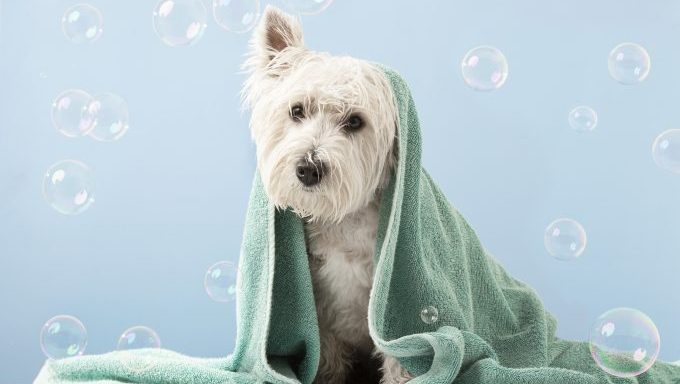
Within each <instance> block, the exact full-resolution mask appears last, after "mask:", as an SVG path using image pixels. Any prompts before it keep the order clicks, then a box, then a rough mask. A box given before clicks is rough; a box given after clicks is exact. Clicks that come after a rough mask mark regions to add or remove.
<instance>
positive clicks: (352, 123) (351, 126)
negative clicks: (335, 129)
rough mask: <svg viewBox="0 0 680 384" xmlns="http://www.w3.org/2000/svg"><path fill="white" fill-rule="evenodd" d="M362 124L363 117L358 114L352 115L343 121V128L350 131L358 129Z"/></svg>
mask: <svg viewBox="0 0 680 384" xmlns="http://www.w3.org/2000/svg"><path fill="white" fill-rule="evenodd" d="M363 126H364V119H362V118H361V116H359V115H352V116H350V117H349V119H347V121H346V122H345V129H347V130H348V131H350V132H354V131H358V130H360V129H361V128H363Z"/></svg>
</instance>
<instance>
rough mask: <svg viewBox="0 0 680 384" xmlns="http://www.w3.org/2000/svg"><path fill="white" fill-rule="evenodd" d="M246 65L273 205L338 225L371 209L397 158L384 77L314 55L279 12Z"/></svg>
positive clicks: (270, 12) (272, 13)
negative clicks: (350, 214)
mask: <svg viewBox="0 0 680 384" xmlns="http://www.w3.org/2000/svg"><path fill="white" fill-rule="evenodd" d="M245 65H246V67H247V68H248V69H250V70H251V75H250V78H249V79H248V80H247V81H246V84H245V87H244V90H243V96H244V101H245V103H246V105H247V106H249V107H250V108H251V110H252V118H251V123H250V125H251V131H252V136H253V139H254V140H255V144H256V146H257V161H258V170H259V172H260V175H261V177H262V182H263V184H264V187H265V190H266V192H267V195H268V197H269V199H270V200H271V201H272V202H273V203H274V204H275V205H276V206H277V207H279V208H285V207H291V208H292V209H293V210H294V211H295V212H296V213H297V214H298V215H300V216H302V217H305V218H307V219H308V220H320V221H334V222H337V221H340V220H342V218H343V217H345V216H346V215H347V214H349V213H352V212H354V211H356V210H358V209H360V208H362V207H364V206H366V205H367V204H368V203H369V202H370V201H371V200H373V198H374V196H375V193H376V190H378V189H379V188H380V187H382V186H383V185H384V184H385V183H386V181H387V180H388V177H389V173H390V171H391V169H392V165H393V163H394V156H395V153H394V149H393V147H394V143H395V135H396V112H395V106H394V100H393V96H392V92H391V88H390V85H389V83H388V82H387V80H386V78H385V77H384V75H383V73H382V71H381V70H380V69H378V68H376V67H375V66H374V65H372V64H369V63H367V62H365V61H362V60H358V59H354V58H351V57H336V56H330V55H328V54H324V53H316V52H312V51H309V50H307V49H306V48H305V47H304V44H303V40H302V30H301V27H300V24H299V22H298V20H296V19H294V18H293V17H291V16H289V15H286V14H284V13H282V12H281V11H278V10H276V9H274V8H272V7H268V8H267V9H266V11H265V13H264V15H263V18H262V21H261V23H260V25H259V27H258V29H257V30H256V32H255V34H254V38H253V41H252V52H251V56H250V57H249V59H248V61H247V62H246V64H245Z"/></svg>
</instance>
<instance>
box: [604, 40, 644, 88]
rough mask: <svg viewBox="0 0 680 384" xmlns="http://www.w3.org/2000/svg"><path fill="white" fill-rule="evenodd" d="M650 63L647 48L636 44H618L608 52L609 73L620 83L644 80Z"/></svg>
mask: <svg viewBox="0 0 680 384" xmlns="http://www.w3.org/2000/svg"><path fill="white" fill-rule="evenodd" d="M651 65H652V63H651V61H650V59H649V54H648V53H647V50H645V49H644V48H643V47H641V46H640V45H638V44H634V43H623V44H619V45H617V46H616V47H614V49H612V51H611V52H610V53H609V74H610V75H611V76H612V77H613V78H614V80H616V81H618V82H619V83H621V84H625V85H632V84H637V83H640V82H642V81H644V80H645V79H646V78H647V75H649V69H650V67H651Z"/></svg>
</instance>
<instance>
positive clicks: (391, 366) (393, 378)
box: [380, 356, 413, 384]
mask: <svg viewBox="0 0 680 384" xmlns="http://www.w3.org/2000/svg"><path fill="white" fill-rule="evenodd" d="M381 372H382V378H381V379H380V384H403V383H407V382H409V381H410V380H411V379H413V376H411V374H410V373H408V371H407V370H406V369H404V368H403V367H402V366H401V364H399V360H397V359H395V358H394V357H391V356H384V357H383V365H382V368H381Z"/></svg>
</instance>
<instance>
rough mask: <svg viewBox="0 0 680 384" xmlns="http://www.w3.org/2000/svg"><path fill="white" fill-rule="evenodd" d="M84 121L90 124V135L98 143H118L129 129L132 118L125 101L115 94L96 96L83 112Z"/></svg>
mask: <svg viewBox="0 0 680 384" xmlns="http://www.w3.org/2000/svg"><path fill="white" fill-rule="evenodd" d="M83 119H84V120H85V121H87V122H90V124H91V128H90V131H89V132H88V135H89V136H90V137H91V138H93V139H95V140H97V141H116V140H118V139H120V138H121V137H123V135H125V133H126V132H127V130H128V128H129V123H128V122H129V120H130V116H129V113H128V107H127V103H126V102H125V100H123V98H122V97H120V96H118V95H114V94H113V93H104V94H101V95H97V96H95V97H94V98H93V99H92V101H91V102H90V103H89V104H88V105H87V108H86V109H85V112H83Z"/></svg>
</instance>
